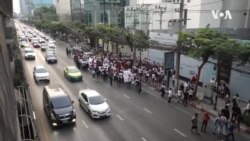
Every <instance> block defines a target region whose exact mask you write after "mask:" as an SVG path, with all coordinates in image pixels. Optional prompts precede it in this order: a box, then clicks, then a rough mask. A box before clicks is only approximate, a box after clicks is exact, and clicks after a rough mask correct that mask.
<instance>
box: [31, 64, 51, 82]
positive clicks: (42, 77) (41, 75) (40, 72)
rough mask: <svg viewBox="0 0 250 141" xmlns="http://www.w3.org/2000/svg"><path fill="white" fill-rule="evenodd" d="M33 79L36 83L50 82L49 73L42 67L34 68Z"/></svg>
mask: <svg viewBox="0 0 250 141" xmlns="http://www.w3.org/2000/svg"><path fill="white" fill-rule="evenodd" d="M33 77H34V80H35V82H36V83H38V82H40V81H46V82H48V83H49V82H50V76H49V72H48V70H47V69H46V68H45V67H44V66H35V67H34V69H33Z"/></svg>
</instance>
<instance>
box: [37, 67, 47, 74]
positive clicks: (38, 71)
mask: <svg viewBox="0 0 250 141" xmlns="http://www.w3.org/2000/svg"><path fill="white" fill-rule="evenodd" d="M46 72H48V71H47V70H46V69H45V68H38V69H36V73H46Z"/></svg>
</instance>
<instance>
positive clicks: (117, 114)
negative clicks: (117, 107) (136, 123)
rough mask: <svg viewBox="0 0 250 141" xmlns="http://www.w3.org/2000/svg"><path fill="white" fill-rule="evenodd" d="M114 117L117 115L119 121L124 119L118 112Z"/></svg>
mask: <svg viewBox="0 0 250 141" xmlns="http://www.w3.org/2000/svg"><path fill="white" fill-rule="evenodd" d="M116 117H118V118H119V119H120V120H121V121H123V120H124V119H123V118H122V117H121V116H120V115H118V114H116Z"/></svg>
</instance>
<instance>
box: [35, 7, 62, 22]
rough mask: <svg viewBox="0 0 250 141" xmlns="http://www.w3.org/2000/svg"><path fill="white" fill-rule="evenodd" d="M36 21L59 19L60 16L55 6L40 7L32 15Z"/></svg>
mask: <svg viewBox="0 0 250 141" xmlns="http://www.w3.org/2000/svg"><path fill="white" fill-rule="evenodd" d="M32 19H34V20H35V21H57V19H58V16H57V14H56V9H55V7H54V6H51V7H45V6H43V7H39V8H36V9H35V10H34V15H33V17H32Z"/></svg>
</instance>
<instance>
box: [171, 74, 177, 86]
mask: <svg viewBox="0 0 250 141" xmlns="http://www.w3.org/2000/svg"><path fill="white" fill-rule="evenodd" d="M175 79H176V76H175V73H173V74H172V86H173V87H174V86H175Z"/></svg>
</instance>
